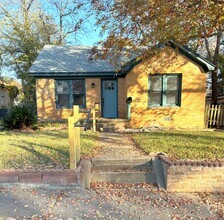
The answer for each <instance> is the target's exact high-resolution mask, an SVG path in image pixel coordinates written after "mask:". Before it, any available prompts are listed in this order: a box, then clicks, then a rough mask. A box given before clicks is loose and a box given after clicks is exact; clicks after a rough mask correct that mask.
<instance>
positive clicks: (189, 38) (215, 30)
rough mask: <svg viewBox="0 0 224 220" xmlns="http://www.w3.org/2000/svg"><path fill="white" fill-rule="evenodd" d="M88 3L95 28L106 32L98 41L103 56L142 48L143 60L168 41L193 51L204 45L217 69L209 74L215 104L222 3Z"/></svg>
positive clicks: (198, 0) (222, 30) (154, 0)
mask: <svg viewBox="0 0 224 220" xmlns="http://www.w3.org/2000/svg"><path fill="white" fill-rule="evenodd" d="M91 4H92V6H93V8H94V9H95V11H96V16H97V25H98V26H100V27H101V28H102V33H105V32H106V33H108V37H107V38H106V40H105V41H103V42H100V43H101V44H102V46H103V47H104V48H105V50H104V53H105V54H106V56H107V55H108V53H109V54H110V56H111V52H112V54H116V57H117V58H118V57H119V56H120V54H121V53H122V54H123V53H124V48H125V53H127V54H131V53H133V51H137V49H138V48H144V53H143V54H142V57H141V58H142V59H144V58H146V57H148V55H149V54H150V53H152V52H153V53H154V52H156V50H157V48H158V44H159V43H160V44H164V43H167V42H168V40H175V41H177V42H178V43H180V44H182V45H184V44H188V45H190V46H193V47H195V48H197V47H199V46H200V45H202V44H204V47H205V49H206V55H207V58H208V59H209V61H211V62H212V63H214V64H215V65H216V66H217V67H216V69H215V71H213V72H212V100H213V103H216V102H217V73H218V60H219V54H220V47H221V44H222V42H223V40H224V16H223V14H224V2H223V1H221V0H204V1H203V0H182V1H180V0H173V1H168V0H160V1H158V0H150V1H149V0H136V1H132V0H113V1H111V0H104V1H96V0H91ZM211 39H213V40H211ZM113 60H115V59H114V58H113Z"/></svg>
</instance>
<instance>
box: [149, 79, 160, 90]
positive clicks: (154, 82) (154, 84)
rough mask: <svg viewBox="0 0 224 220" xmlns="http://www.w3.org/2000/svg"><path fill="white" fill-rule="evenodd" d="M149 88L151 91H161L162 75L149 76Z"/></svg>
mask: <svg viewBox="0 0 224 220" xmlns="http://www.w3.org/2000/svg"><path fill="white" fill-rule="evenodd" d="M149 83H150V85H149V88H150V90H153V91H162V76H151V77H150V78H149Z"/></svg>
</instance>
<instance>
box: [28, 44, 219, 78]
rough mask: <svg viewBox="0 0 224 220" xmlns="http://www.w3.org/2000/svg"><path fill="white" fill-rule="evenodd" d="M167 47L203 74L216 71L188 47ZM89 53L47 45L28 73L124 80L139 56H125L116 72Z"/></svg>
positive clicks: (85, 47) (83, 50)
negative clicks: (199, 68)
mask: <svg viewBox="0 0 224 220" xmlns="http://www.w3.org/2000/svg"><path fill="white" fill-rule="evenodd" d="M164 46H165V45H164ZM166 46H169V47H171V48H174V49H178V51H179V53H181V54H183V55H185V56H187V57H188V58H189V59H191V60H192V61H194V62H196V63H197V64H198V65H200V66H201V67H202V68H203V69H204V71H205V72H208V71H211V70H214V69H215V65H213V64H212V63H211V62H209V61H208V60H206V59H204V58H203V57H201V56H200V55H199V54H196V53H194V52H193V51H191V50H190V49H189V48H186V47H183V46H180V45H179V44H177V43H176V42H174V41H169V42H168V43H167V44H166ZM91 50H92V47H88V46H54V45H46V46H44V48H43V49H42V50H41V52H40V53H39V55H38V56H37V58H36V60H35V62H34V63H33V64H32V66H31V68H30V70H29V73H30V74H31V75H33V76H36V77H61V76H63V77H71V76H76V77H97V76H98V77H113V76H115V75H118V76H120V77H125V75H126V74H128V73H129V72H130V70H131V69H132V68H133V67H134V66H135V65H137V64H138V63H140V62H141V59H139V58H138V56H137V58H135V59H132V60H131V61H129V62H125V60H126V61H127V59H125V56H124V57H122V60H123V62H121V63H124V62H125V63H126V64H125V65H123V66H121V69H122V70H121V71H120V72H117V71H116V70H117V69H118V68H117V67H115V66H113V65H112V64H111V63H110V62H109V60H102V59H91Z"/></svg>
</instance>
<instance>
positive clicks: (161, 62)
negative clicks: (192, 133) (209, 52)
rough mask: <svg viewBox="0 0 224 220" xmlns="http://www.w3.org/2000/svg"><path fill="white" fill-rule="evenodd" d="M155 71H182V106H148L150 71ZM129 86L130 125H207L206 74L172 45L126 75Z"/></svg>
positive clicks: (151, 72) (170, 126)
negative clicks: (130, 102) (205, 119)
mask: <svg viewBox="0 0 224 220" xmlns="http://www.w3.org/2000/svg"><path fill="white" fill-rule="evenodd" d="M154 73H156V74H159V73H166V74H170V73H182V95H181V107H154V108H151V107H150V108H148V74H154ZM126 90H127V96H131V97H132V99H133V103H132V105H131V106H132V107H131V122H130V125H131V127H136V128H138V127H144V126H146V127H147V126H149V127H151V126H160V127H165V128H195V129H202V128H204V108H205V91H206V74H205V73H204V72H203V70H202V69H200V68H199V67H198V66H197V65H196V64H194V63H192V61H190V60H188V59H187V58H186V57H184V56H182V55H180V54H179V53H177V52H176V51H173V50H172V49H169V48H166V49H164V50H163V51H161V53H159V54H158V55H157V56H154V57H153V58H152V59H150V61H148V62H144V63H140V64H139V65H137V66H135V67H134V68H133V69H132V70H131V72H130V73H129V74H128V75H127V77H126ZM167 118H169V120H167Z"/></svg>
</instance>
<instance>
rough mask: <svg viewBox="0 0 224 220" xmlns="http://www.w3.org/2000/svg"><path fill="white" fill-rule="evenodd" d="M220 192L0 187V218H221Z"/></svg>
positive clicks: (157, 219) (65, 219)
mask: <svg viewBox="0 0 224 220" xmlns="http://www.w3.org/2000/svg"><path fill="white" fill-rule="evenodd" d="M223 199H224V195H223V194H202V195H200V194H186V193H185V194H180V193H176V194H175V193H167V192H158V191H155V190H154V189H152V188H150V186H144V187H140V188H137V189H136V188H131V187H130V186H127V187H126V188H119V187H115V188H113V186H112V185H99V186H98V187H97V186H95V188H93V189H91V190H82V189H74V188H60V187H57V188H51V187H45V188H44V187H43V188H34V187H26V188H23V187H19V186H14V187H13V186H10V187H0V220H5V219H7V220H14V219H19V220H23V219H27V220H28V219H30V220H48V219H49V220H75V219H102V220H104V219H124V220H129V219H134V220H161V219H162V220H171V219H172V220H177V219H217V220H218V219H220V220H221V219H223V214H224V213H223V211H224V210H223V208H224V207H223V204H224V203H223Z"/></svg>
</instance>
